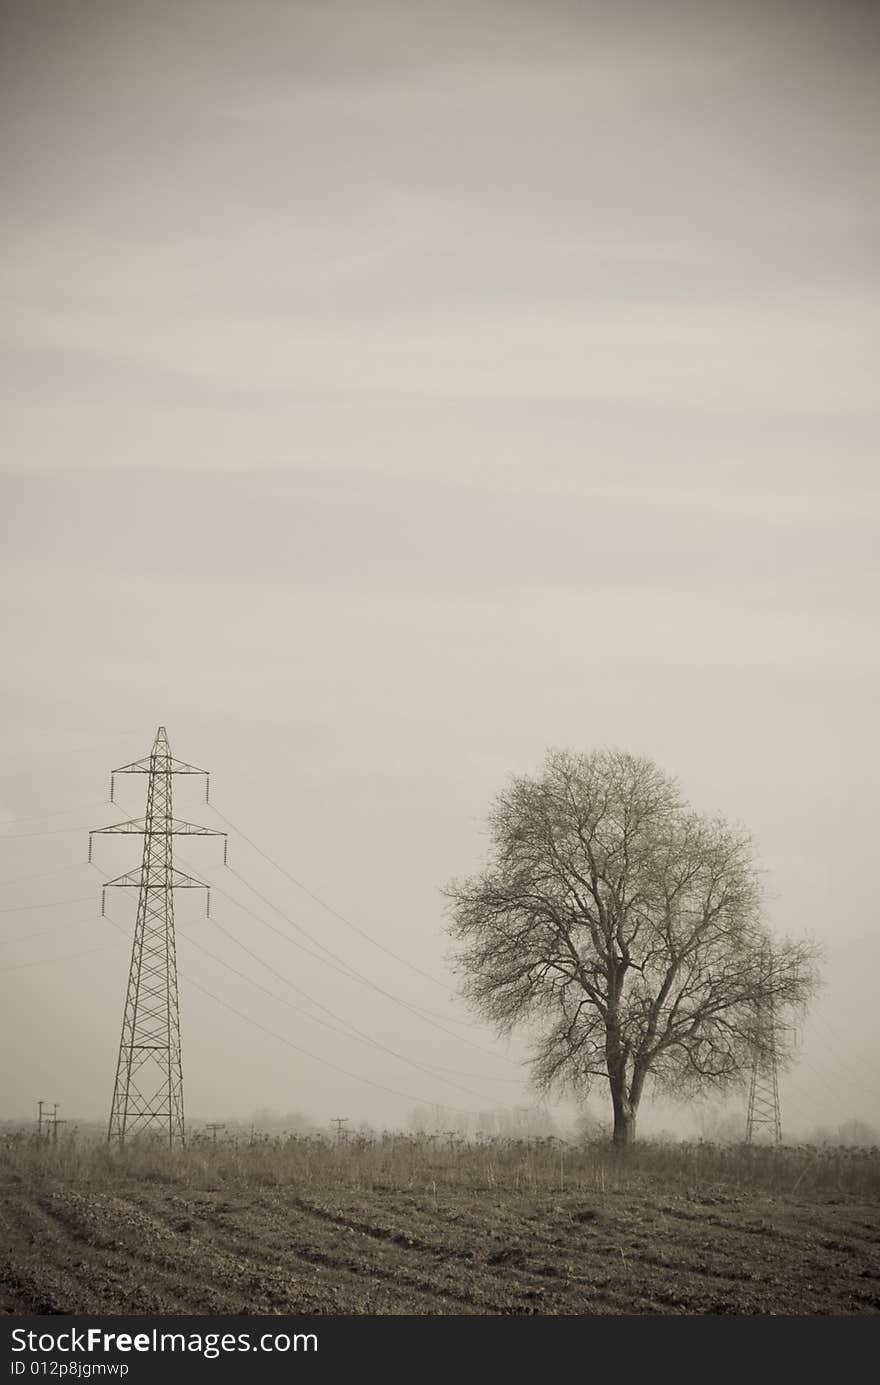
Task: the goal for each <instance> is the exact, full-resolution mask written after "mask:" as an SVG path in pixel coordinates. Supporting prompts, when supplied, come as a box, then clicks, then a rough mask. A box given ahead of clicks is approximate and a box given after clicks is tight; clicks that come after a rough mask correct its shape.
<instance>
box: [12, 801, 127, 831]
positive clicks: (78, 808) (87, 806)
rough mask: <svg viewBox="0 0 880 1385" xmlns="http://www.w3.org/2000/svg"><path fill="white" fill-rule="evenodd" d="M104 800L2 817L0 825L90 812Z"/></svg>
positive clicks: (102, 804) (100, 805)
mask: <svg viewBox="0 0 880 1385" xmlns="http://www.w3.org/2000/svg"><path fill="white" fill-rule="evenodd" d="M106 801H107V800H106V799H103V800H102V801H101V802H100V803H95V802H94V801H92V802H91V803H76V804H74V806H73V807H72V808H57V809H56V810H55V811H54V812H52V813H31V814H30V815H29V816H28V817H23V818H3V819H2V820H0V827H8V826H9V825H10V824H11V823H16V822H42V821H44V820H45V819H46V818H63V817H65V816H66V814H67V813H80V812H83V813H84V812H86V811H88V812H90V813H91V812H93V811H94V810H95V808H103V806H104V804H105V803H106Z"/></svg>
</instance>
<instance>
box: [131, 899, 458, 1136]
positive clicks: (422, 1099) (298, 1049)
mask: <svg viewBox="0 0 880 1385" xmlns="http://www.w3.org/2000/svg"><path fill="white" fill-rule="evenodd" d="M105 917H106V918H107V922H108V923H112V924H113V927H114V928H117V929H119V930H120V931H124V930H122V929H121V925H119V924H117V923H116V921H115V920H114V919H111V918H110V917H109V915H105ZM178 975H179V976H181V977H182V978H183V979H184V981H186V982H187V983H188V985H190V986H194V987H195V988H196V990H197V991H201V992H202V994H203V995H206V996H208V997H209V998H210V999H211V1000H213V1001H215V1002H216V1003H217V1004H218V1005H222V1006H223V1008H224V1010H229V1011H230V1013H231V1014H233V1015H237V1016H238V1018H239V1019H240V1020H244V1022H245V1024H250V1025H252V1026H253V1027H254V1028H255V1029H259V1030H260V1031H261V1032H262V1033H263V1034H268V1035H269V1036H270V1038H273V1039H277V1040H278V1042H279V1043H282V1044H284V1045H286V1047H287V1048H290V1049H293V1051H294V1052H295V1053H301V1054H303V1055H304V1056H305V1057H306V1058H311V1059H312V1060H313V1061H314V1062H316V1063H320V1064H321V1065H322V1066H323V1067H325V1068H331V1069H332V1070H333V1071H334V1072H339V1073H341V1074H342V1075H343V1077H350V1078H351V1079H352V1080H353V1081H354V1082H362V1083H364V1084H365V1085H366V1086H368V1087H375V1088H376V1089H377V1090H378V1091H382V1092H389V1093H390V1094H391V1095H392V1096H402V1097H404V1098H405V1099H406V1100H407V1101H415V1102H418V1103H420V1104H421V1105H425V1106H439V1107H440V1108H441V1110H444V1111H455V1112H456V1113H457V1114H459V1115H467V1116H477V1115H479V1114H480V1112H479V1111H473V1110H470V1109H468V1108H466V1107H463V1106H449V1105H447V1104H446V1103H445V1102H442V1101H436V1100H434V1099H433V1098H431V1097H426V1096H418V1095H415V1094H414V1093H413V1092H404V1091H401V1090H400V1089H399V1088H398V1087H389V1086H387V1085H386V1084H385V1083H383V1082H375V1081H373V1079H372V1078H370V1077H362V1076H361V1075H360V1074H359V1073H356V1072H350V1071H349V1069H348V1068H343V1067H341V1066H340V1064H339V1063H333V1062H331V1060H330V1059H329V1058H322V1057H321V1056H320V1055H319V1054H317V1053H312V1052H311V1050H310V1049H307V1048H303V1047H302V1045H301V1044H295V1043H294V1042H293V1041H292V1040H291V1039H288V1038H286V1036H285V1035H284V1034H279V1033H277V1031H276V1030H274V1029H269V1027H268V1026H267V1025H265V1024H261V1023H260V1021H259V1020H255V1019H253V1018H252V1016H250V1015H246V1014H245V1013H244V1011H243V1010H238V1009H237V1008H236V1007H235V1006H234V1005H230V1004H229V1002H228V1001H226V1000H223V999H222V998H221V997H220V996H218V995H215V994H214V992H213V991H209V990H208V988H207V987H206V986H203V985H202V984H201V983H200V982H198V981H196V980H195V979H194V977H192V976H187V974H186V972H184V971H181V970H178Z"/></svg>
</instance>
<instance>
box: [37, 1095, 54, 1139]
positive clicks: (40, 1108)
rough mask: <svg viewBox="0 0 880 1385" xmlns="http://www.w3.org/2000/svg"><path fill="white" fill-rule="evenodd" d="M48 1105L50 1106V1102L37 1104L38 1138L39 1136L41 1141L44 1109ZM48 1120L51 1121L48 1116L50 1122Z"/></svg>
mask: <svg viewBox="0 0 880 1385" xmlns="http://www.w3.org/2000/svg"><path fill="white" fill-rule="evenodd" d="M48 1105H49V1103H48V1101H38V1102H37V1136H38V1138H40V1139H42V1137H43V1107H44V1106H48ZM56 1110H57V1107H56ZM48 1119H49V1117H48V1116H47V1117H46V1120H47V1121H48Z"/></svg>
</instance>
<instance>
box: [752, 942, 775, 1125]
mask: <svg viewBox="0 0 880 1385" xmlns="http://www.w3.org/2000/svg"><path fill="white" fill-rule="evenodd" d="M760 966H761V979H760V990H761V992H762V994H763V993H764V992H765V991H766V992H767V993H768V994H769V995H770V998H769V999H767V1000H764V999H762V1000H759V1001H758V1002H757V1003H756V1005H755V1043H754V1057H753V1059H752V1076H751V1081H750V1083H749V1109H748V1115H747V1117H746V1144H748V1145H751V1144H754V1143H755V1139H756V1136H757V1135H758V1134H759V1133H760V1132H761V1131H762V1130H766V1131H767V1132H768V1134H769V1135H770V1139H771V1141H772V1142H773V1144H775V1145H781V1144H782V1121H781V1119H780V1115H779V1075H778V1060H777V1052H776V1022H775V1016H774V1013H773V999H772V986H771V984H770V982H771V980H772V975H773V953H772V951H771V949H770V947H769V946H768V947H765V948H764V950H763V952H762V954H761V963H760Z"/></svg>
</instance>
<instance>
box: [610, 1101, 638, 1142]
mask: <svg viewBox="0 0 880 1385" xmlns="http://www.w3.org/2000/svg"><path fill="white" fill-rule="evenodd" d="M635 1138H636V1113H635V1111H634V1110H633V1109H632V1107H631V1106H630V1104H629V1102H628V1101H627V1102H625V1103H624V1105H623V1107H622V1108H621V1107H619V1106H618V1105H617V1103H616V1102H615V1104H614V1136H613V1139H614V1146H615V1148H616V1149H626V1148H628V1147H629V1145H631V1144H633V1143H634V1142H635Z"/></svg>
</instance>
